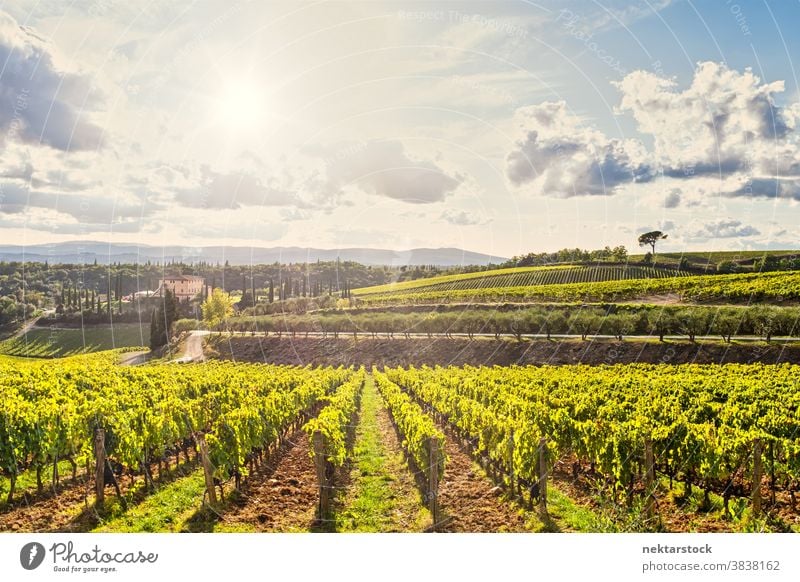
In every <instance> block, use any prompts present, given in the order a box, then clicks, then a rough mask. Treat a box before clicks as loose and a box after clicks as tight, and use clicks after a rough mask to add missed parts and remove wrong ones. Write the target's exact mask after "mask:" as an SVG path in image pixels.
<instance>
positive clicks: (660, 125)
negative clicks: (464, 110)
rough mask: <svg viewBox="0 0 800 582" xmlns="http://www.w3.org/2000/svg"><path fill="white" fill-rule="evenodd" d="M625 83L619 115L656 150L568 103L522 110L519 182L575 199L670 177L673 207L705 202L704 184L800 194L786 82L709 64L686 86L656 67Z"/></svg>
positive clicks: (757, 194)
mask: <svg viewBox="0 0 800 582" xmlns="http://www.w3.org/2000/svg"><path fill="white" fill-rule="evenodd" d="M615 86H616V87H617V88H618V89H619V91H620V93H621V100H620V105H619V107H618V108H617V111H618V112H619V113H621V114H630V115H632V117H633V119H634V120H635V121H636V124H637V129H638V131H639V133H640V134H642V135H644V136H648V137H650V138H652V143H653V146H652V148H651V149H650V150H649V151H648V150H647V149H646V148H645V147H644V146H643V145H642V144H641V142H638V141H633V140H615V139H609V138H608V137H607V136H605V135H604V134H603V133H601V132H599V131H598V130H596V129H595V128H593V127H587V126H584V125H582V124H581V123H580V120H579V119H578V118H577V117H576V116H574V115H570V114H569V113H568V112H567V110H566V105H565V104H564V103H563V102H558V103H552V102H546V103H542V104H540V105H535V106H532V107H525V108H521V109H519V110H518V117H519V119H520V125H521V127H522V129H523V131H524V137H523V138H522V139H521V140H520V141H519V142H518V143H517V147H516V148H515V149H514V150H512V152H511V153H510V154H509V155H508V159H507V161H508V166H507V175H508V178H509V180H510V181H511V182H512V183H513V184H515V185H517V186H521V185H524V184H528V183H532V184H533V185H534V186H535V188H534V191H535V192H537V193H540V194H543V195H548V196H555V197H569V196H580V195H593V194H611V193H614V192H615V191H617V190H618V189H619V187H620V186H624V185H626V184H633V183H642V182H648V181H651V180H652V179H653V178H654V177H655V176H663V178H664V180H666V182H665V183H666V185H667V186H668V187H669V188H670V189H669V191H668V194H667V195H666V197H665V198H664V201H663V205H664V207H666V208H675V207H677V206H679V205H688V204H692V203H696V202H697V201H696V200H695V198H696V197H695V196H690V195H689V194H690V192H689V191H688V190H687V188H689V190H692V191H694V192H697V191H698V187H700V186H702V188H701V189H702V190H703V191H705V192H707V193H708V195H721V196H723V197H731V198H734V197H750V198H785V199H791V200H800V135H798V130H800V123H799V122H800V104H798V103H795V104H792V105H790V106H787V107H780V106H779V105H777V104H776V99H775V98H776V95H778V94H780V93H781V92H782V91H783V90H784V83H783V81H774V82H770V83H765V82H762V81H761V79H759V77H758V76H756V75H755V74H754V73H753V72H752V71H751V70H750V69H749V68H748V69H745V70H744V71H736V70H732V69H729V68H728V67H727V66H725V65H724V64H722V63H714V62H704V63H699V64H698V65H697V68H696V69H695V72H694V76H693V78H692V81H691V83H690V84H689V85H688V87H686V88H685V89H680V88H679V87H678V84H677V82H676V81H675V80H674V79H667V78H663V77H659V76H658V75H655V74H653V73H651V72H648V71H634V72H632V73H630V74H628V75H627V76H626V77H625V78H624V79H623V80H622V81H620V82H618V83H615ZM708 180H715V183H714V184H713V185H712V184H710V183H709V182H708ZM689 184H692V186H691V187H690V186H689Z"/></svg>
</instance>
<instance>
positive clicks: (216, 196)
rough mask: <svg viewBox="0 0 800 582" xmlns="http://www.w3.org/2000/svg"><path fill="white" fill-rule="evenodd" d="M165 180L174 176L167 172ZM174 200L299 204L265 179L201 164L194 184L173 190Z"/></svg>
mask: <svg viewBox="0 0 800 582" xmlns="http://www.w3.org/2000/svg"><path fill="white" fill-rule="evenodd" d="M166 176H167V178H166V179H167V180H170V179H174V175H173V174H166ZM175 200H176V202H178V204H180V205H182V206H186V207H189V208H209V209H222V208H231V209H235V208H241V207H242V206H293V205H294V206H299V205H301V204H302V203H301V201H300V199H299V198H298V197H297V195H296V194H295V193H294V192H291V191H289V190H287V189H284V188H281V187H280V186H278V185H275V184H271V183H266V184H265V183H264V182H262V180H261V179H260V178H258V177H257V176H254V175H252V174H249V173H245V172H234V173H227V174H226V173H219V172H215V171H213V170H210V169H209V168H203V170H202V175H201V177H200V179H199V183H198V185H197V187H194V188H192V187H189V188H186V187H184V188H181V189H178V190H176V193H175Z"/></svg>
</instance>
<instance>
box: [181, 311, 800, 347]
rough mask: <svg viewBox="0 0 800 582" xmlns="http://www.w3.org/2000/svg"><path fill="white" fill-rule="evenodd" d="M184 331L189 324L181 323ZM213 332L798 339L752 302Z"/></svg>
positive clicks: (784, 318) (287, 322)
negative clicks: (742, 305)
mask: <svg viewBox="0 0 800 582" xmlns="http://www.w3.org/2000/svg"><path fill="white" fill-rule="evenodd" d="M182 325H183V326H186V327H193V324H192V323H190V322H186V323H183V324H182ZM215 329H217V330H229V331H237V332H266V333H279V334H283V333H289V334H300V335H302V334H306V333H312V332H313V333H323V334H330V335H333V336H338V335H340V334H351V335H356V336H357V335H358V334H364V335H368V336H372V337H378V335H379V334H381V335H386V336H387V337H394V336H395V335H402V336H406V337H408V336H409V335H410V334H427V335H429V336H432V335H433V334H445V335H451V334H465V335H467V336H468V337H473V336H475V335H478V334H490V335H494V336H495V337H497V338H499V337H500V336H501V335H502V336H514V337H516V338H517V339H522V337H523V336H529V335H543V336H546V337H550V336H551V335H559V334H570V335H578V336H581V337H582V338H583V339H587V338H589V337H590V336H594V335H610V336H614V337H616V338H618V339H619V340H622V339H623V338H624V337H625V336H632V335H652V336H658V337H659V338H660V339H661V340H662V341H663V340H664V338H665V336H668V335H680V336H685V337H686V338H687V339H689V340H690V341H695V339H696V338H697V337H698V336H706V335H716V336H719V337H720V338H721V339H723V340H724V341H725V342H730V341H732V338H733V337H735V336H743V335H747V336H759V337H761V338H762V339H764V340H766V341H770V340H771V339H772V338H773V337H774V336H784V335H785V336H791V337H798V336H800V308H798V307H775V306H769V305H755V306H751V307H708V306H664V307H662V306H625V307H624V308H621V306H615V305H609V306H606V307H589V306H575V305H573V306H536V307H530V308H524V309H516V310H512V311H496V310H489V309H481V310H478V309H475V310H464V311H460V312H459V311H444V312H440V311H428V312H424V311H416V312H410V313H408V312H407V313H400V312H392V311H374V312H359V313H347V312H323V313H308V314H305V315H299V314H286V315H283V316H253V317H238V318H229V319H227V320H225V321H222V322H220V323H219V324H218V325H217V326H216V327H215Z"/></svg>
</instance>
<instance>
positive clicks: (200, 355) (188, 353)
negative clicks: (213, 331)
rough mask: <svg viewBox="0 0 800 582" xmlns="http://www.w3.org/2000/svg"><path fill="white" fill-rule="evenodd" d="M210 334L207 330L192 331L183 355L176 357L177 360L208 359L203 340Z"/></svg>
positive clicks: (200, 360) (198, 360)
mask: <svg viewBox="0 0 800 582" xmlns="http://www.w3.org/2000/svg"><path fill="white" fill-rule="evenodd" d="M207 335H209V332H207V331H199V330H195V331H190V332H189V336H188V337H187V338H186V343H185V344H184V351H183V355H182V356H181V357H179V358H176V359H175V360H174V361H175V362H204V361H205V359H206V356H205V353H204V351H203V342H204V341H205V337H206V336H207Z"/></svg>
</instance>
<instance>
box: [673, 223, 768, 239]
mask: <svg viewBox="0 0 800 582" xmlns="http://www.w3.org/2000/svg"><path fill="white" fill-rule="evenodd" d="M759 234H761V232H760V231H759V230H758V229H757V228H756V227H754V226H752V225H749V224H744V223H743V222H742V221H741V220H735V219H732V218H721V219H717V220H712V221H709V222H705V223H697V222H693V223H691V224H690V225H688V226H687V228H686V231H685V233H684V234H683V238H684V239H685V240H688V241H700V242H702V241H707V240H710V239H715V238H742V237H749V236H757V235H759Z"/></svg>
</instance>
